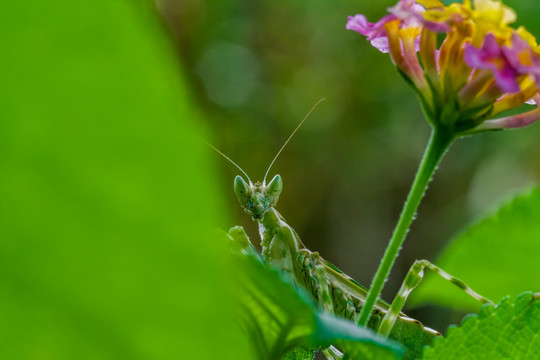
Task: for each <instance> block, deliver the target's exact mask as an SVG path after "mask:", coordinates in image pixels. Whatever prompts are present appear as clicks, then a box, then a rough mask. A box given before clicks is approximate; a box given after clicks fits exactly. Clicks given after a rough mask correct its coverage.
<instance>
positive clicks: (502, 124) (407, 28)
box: [346, 0, 540, 326]
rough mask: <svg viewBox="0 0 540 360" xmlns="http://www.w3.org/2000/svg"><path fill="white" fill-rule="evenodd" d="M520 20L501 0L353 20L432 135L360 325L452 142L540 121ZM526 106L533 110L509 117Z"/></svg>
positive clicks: (422, 3)
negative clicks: (403, 85) (414, 101)
mask: <svg viewBox="0 0 540 360" xmlns="http://www.w3.org/2000/svg"><path fill="white" fill-rule="evenodd" d="M515 20H516V14H515V12H514V11H513V10H512V9H511V8H509V7H508V6H506V5H504V4H503V3H502V1H500V0H473V1H472V2H471V0H463V2H454V3H452V4H450V5H445V4H444V3H442V2H441V1H440V0H399V1H398V3H397V4H396V5H395V6H393V7H390V8H388V14H387V15H386V16H384V17H383V18H382V19H380V20H379V21H377V22H374V23H372V22H369V21H368V20H367V19H366V17H365V16H364V15H356V16H350V17H349V19H348V22H347V26H346V28H347V29H349V30H354V31H356V32H358V33H360V34H362V35H364V36H366V37H367V40H368V41H370V42H371V44H372V45H373V46H374V47H375V48H377V49H378V50H380V51H381V52H383V53H389V54H390V57H391V59H392V61H393V63H394V64H395V65H396V67H397V69H398V71H399V73H400V74H401V75H402V76H403V77H404V78H405V79H406V80H407V82H408V83H409V84H410V85H411V86H412V87H413V89H414V90H415V91H416V92H417V94H418V97H419V99H420V102H421V105H422V109H423V110H424V113H425V115H426V117H427V119H428V121H429V123H430V124H431V126H432V130H433V131H432V135H431V139H430V141H429V143H428V146H427V148H426V151H425V154H424V157H423V159H422V162H421V163H420V167H419V169H418V172H417V173H416V177H415V180H414V182H413V185H412V187H411V190H410V192H409V196H408V198H407V201H406V202H405V206H404V208H403V211H402V213H401V215H400V218H399V221H398V223H397V225H396V228H395V230H394V233H393V235H392V239H391V240H390V243H389V245H388V247H387V249H386V251H385V254H384V257H383V259H382V261H381V264H380V266H379V268H378V270H377V273H376V274H375V277H374V279H373V283H372V285H371V287H370V289H369V292H368V295H367V297H366V300H365V304H364V307H363V308H362V312H361V313H360V316H359V318H358V323H359V324H360V325H364V326H365V325H366V324H367V322H368V320H369V318H370V314H371V311H372V309H373V306H374V304H375V302H376V300H377V298H378V297H379V295H380V293H381V290H382V288H383V285H384V283H385V281H386V278H387V277H388V275H389V273H390V270H391V268H392V266H393V264H394V262H395V259H396V257H397V255H398V252H399V249H400V248H401V246H402V245H403V241H404V240H405V236H406V234H407V231H408V229H409V227H410V225H411V222H412V220H413V218H414V214H415V213H416V210H417V208H418V205H419V204H420V201H421V199H422V196H423V194H424V192H425V191H426V188H427V185H428V183H429V181H430V179H431V177H432V176H433V173H434V171H435V169H436V168H437V166H438V164H439V163H440V161H441V159H442V157H443V155H444V154H445V152H446V151H447V150H448V148H449V147H450V145H451V144H452V142H453V141H454V140H455V139H456V138H458V137H462V136H465V135H471V134H475V133H479V132H484V131H488V130H497V129H508V128H518V127H523V126H526V125H529V124H531V123H533V122H535V121H537V120H538V119H540V94H539V88H540V46H538V44H537V42H536V39H535V38H534V36H533V35H532V34H530V33H529V32H528V31H527V30H526V29H525V28H523V27H520V28H518V29H515V28H513V27H512V26H511V24H513V23H514V21H515ZM443 37H444V40H443V41H442V43H441V44H440V45H439V41H438V39H440V38H443ZM525 103H527V104H532V105H533V106H534V108H533V109H532V110H524V111H523V112H521V113H518V114H513V115H509V116H504V114H503V112H506V111H507V110H512V109H516V108H520V109H521V106H522V105H524V104H525ZM513 113H515V111H514V112H513ZM402 300H403V299H402ZM403 301H404V300H403Z"/></svg>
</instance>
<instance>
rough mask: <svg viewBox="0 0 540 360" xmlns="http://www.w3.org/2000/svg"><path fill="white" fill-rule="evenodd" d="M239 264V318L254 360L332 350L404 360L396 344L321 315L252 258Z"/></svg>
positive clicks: (359, 356) (306, 356)
mask: <svg viewBox="0 0 540 360" xmlns="http://www.w3.org/2000/svg"><path fill="white" fill-rule="evenodd" d="M238 261H239V262H241V263H242V270H241V271H239V276H238V280H239V283H240V287H241V291H240V294H241V296H240V300H241V305H242V311H241V314H242V318H243V323H244V324H245V327H246V329H247V330H248V332H249V334H251V337H252V341H253V344H254V345H255V347H256V352H257V355H258V356H257V359H268V360H273V359H280V358H282V357H284V356H285V358H286V359H303V360H307V359H309V360H311V359H312V358H313V350H316V349H317V348H319V347H323V348H325V347H328V346H330V345H331V344H334V345H337V346H338V347H340V348H341V349H342V350H344V351H345V354H347V355H348V356H349V358H350V359H378V360H379V359H380V360H384V359H400V358H402V357H403V354H404V348H403V347H402V346H400V345H399V344H398V343H396V342H393V341H390V340H387V339H385V338H383V337H380V336H378V335H377V334H375V332H373V331H371V330H369V329H366V328H361V327H358V326H356V325H355V324H354V323H352V322H350V321H347V320H344V319H340V318H336V317H334V316H331V315H329V314H327V313H324V312H322V311H320V310H319V309H318V307H317V305H316V304H315V303H314V302H313V300H312V299H311V297H310V295H309V294H307V293H305V292H304V291H301V289H298V288H296V287H294V286H293V285H292V284H291V283H289V282H288V281H287V280H286V279H285V278H283V276H282V275H281V274H280V273H278V272H277V271H275V270H272V269H270V268H268V267H267V266H265V265H264V264H263V263H262V262H261V261H256V260H255V258H254V257H253V256H243V257H242V258H239V259H238ZM310 349H311V350H310Z"/></svg>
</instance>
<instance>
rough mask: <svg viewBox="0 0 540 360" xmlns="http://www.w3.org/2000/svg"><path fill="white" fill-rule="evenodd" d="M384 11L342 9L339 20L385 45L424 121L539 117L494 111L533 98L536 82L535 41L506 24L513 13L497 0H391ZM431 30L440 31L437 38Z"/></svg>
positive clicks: (468, 128) (493, 125) (457, 126)
mask: <svg viewBox="0 0 540 360" xmlns="http://www.w3.org/2000/svg"><path fill="white" fill-rule="evenodd" d="M388 12H389V14H388V15H386V16H384V17H383V18H382V19H380V20H379V21H377V22H375V23H371V22H369V21H367V19H366V17H365V16H364V15H355V16H350V17H349V19H348V22H347V25H346V28H347V29H350V30H354V31H357V32H358V33H360V34H362V35H364V36H366V37H367V40H369V41H370V42H371V44H372V45H373V46H374V47H375V48H377V49H378V50H380V51H381V52H383V53H390V57H391V58H392V61H393V62H394V64H395V65H396V67H397V68H398V70H399V72H400V73H401V74H402V75H403V76H404V77H405V78H406V79H407V81H408V82H409V83H410V84H411V85H412V86H413V88H414V89H415V90H416V91H417V93H418V95H419V97H420V100H421V103H422V107H423V109H424V112H425V113H426V116H427V118H428V120H429V121H430V123H431V124H432V125H434V126H436V127H439V128H440V127H446V128H447V130H448V131H450V132H452V133H453V134H454V135H455V136H460V135H468V134H471V133H475V132H480V131H484V130H488V129H503V128H515V127H521V126H525V125H529V124H530V123H532V122H534V121H536V120H538V119H539V118H540V110H538V109H533V110H529V111H526V112H525V113H522V114H518V115H513V116H510V117H504V118H500V119H497V116H498V115H499V114H500V113H501V112H503V111H506V110H510V109H513V108H517V107H519V106H521V105H523V104H524V103H526V102H528V103H531V102H532V103H533V104H535V105H536V106H538V102H536V99H537V98H538V96H537V95H538V89H539V87H540V47H539V46H538V45H537V43H536V40H535V39H534V37H533V36H532V35H531V34H530V33H529V32H528V31H527V30H526V29H525V28H523V27H521V28H518V29H514V28H512V27H511V24H512V23H513V22H514V21H515V20H516V14H515V12H514V11H513V10H512V9H511V8H509V7H508V6H506V5H504V4H503V3H502V2H501V1H500V0H473V1H472V2H471V1H470V0H464V1H463V2H462V3H461V2H460V3H457V2H456V3H452V4H450V5H448V6H447V5H444V4H443V3H442V2H441V1H440V0H399V1H398V3H397V4H396V5H395V6H393V7H390V8H388ZM438 34H443V35H446V37H445V38H444V40H443V42H442V44H441V45H440V46H438V42H437V36H438ZM524 119H526V120H524Z"/></svg>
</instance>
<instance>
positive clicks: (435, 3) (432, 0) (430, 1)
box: [416, 0, 444, 9]
mask: <svg viewBox="0 0 540 360" xmlns="http://www.w3.org/2000/svg"><path fill="white" fill-rule="evenodd" d="M416 2H417V3H418V4H420V5H422V6H423V7H425V8H426V9H431V8H437V7H444V3H443V2H442V1H440V0H416Z"/></svg>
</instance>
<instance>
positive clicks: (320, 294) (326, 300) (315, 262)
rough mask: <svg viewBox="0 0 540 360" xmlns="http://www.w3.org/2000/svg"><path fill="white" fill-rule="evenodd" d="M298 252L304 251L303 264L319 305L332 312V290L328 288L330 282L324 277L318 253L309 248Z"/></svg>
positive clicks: (324, 273) (323, 269)
mask: <svg viewBox="0 0 540 360" xmlns="http://www.w3.org/2000/svg"><path fill="white" fill-rule="evenodd" d="M299 252H300V253H303V252H306V254H303V255H304V256H301V257H302V258H304V261H303V266H304V267H305V269H306V270H307V272H308V274H309V277H310V278H311V282H312V284H314V285H313V286H312V289H311V290H312V292H313V295H314V296H315V297H316V298H317V301H318V303H319V305H320V306H321V307H322V308H323V309H324V310H325V311H327V312H329V313H331V314H334V301H333V300H332V292H331V290H330V284H329V283H328V279H327V277H326V271H325V268H324V266H323V265H321V264H320V259H319V253H317V252H311V251H309V250H305V249H302V250H300V251H299Z"/></svg>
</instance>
